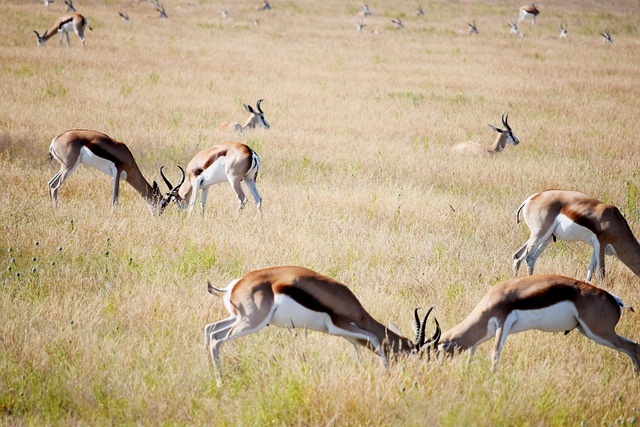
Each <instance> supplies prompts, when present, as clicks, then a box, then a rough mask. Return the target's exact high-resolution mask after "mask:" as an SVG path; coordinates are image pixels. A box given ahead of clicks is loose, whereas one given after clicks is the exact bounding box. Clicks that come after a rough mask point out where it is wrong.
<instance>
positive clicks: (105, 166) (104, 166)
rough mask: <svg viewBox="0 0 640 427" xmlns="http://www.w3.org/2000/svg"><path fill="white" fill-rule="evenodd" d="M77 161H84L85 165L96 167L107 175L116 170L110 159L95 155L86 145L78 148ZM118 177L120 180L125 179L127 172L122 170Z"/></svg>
mask: <svg viewBox="0 0 640 427" xmlns="http://www.w3.org/2000/svg"><path fill="white" fill-rule="evenodd" d="M79 161H80V162H81V163H84V164H85V165H87V166H90V167H92V168H96V169H98V170H99V171H101V172H104V173H106V174H107V175H109V176H114V175H115V174H116V171H117V169H116V165H115V164H114V163H113V162H112V161H111V160H107V159H105V158H102V157H100V156H97V155H95V154H94V153H93V152H92V151H91V150H89V149H88V148H87V147H82V148H81V149H80V157H79ZM120 179H122V180H126V179H127V173H126V172H125V171H122V173H121V174H120Z"/></svg>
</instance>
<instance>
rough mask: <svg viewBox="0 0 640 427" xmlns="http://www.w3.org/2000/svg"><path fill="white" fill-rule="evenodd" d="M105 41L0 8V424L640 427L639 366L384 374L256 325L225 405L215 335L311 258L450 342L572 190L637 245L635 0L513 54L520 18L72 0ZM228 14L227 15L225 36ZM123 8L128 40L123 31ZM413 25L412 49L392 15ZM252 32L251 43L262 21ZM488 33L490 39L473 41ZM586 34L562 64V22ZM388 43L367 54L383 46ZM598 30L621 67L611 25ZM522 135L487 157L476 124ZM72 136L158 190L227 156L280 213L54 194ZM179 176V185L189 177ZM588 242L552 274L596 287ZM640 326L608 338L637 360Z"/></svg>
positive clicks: (612, 355)
mask: <svg viewBox="0 0 640 427" xmlns="http://www.w3.org/2000/svg"><path fill="white" fill-rule="evenodd" d="M76 3H77V4H76V6H77V7H78V10H79V12H81V13H83V14H85V15H86V16H87V18H88V20H89V23H90V25H91V26H92V27H93V31H87V39H86V47H85V49H81V48H80V44H79V40H78V39H77V38H76V37H75V35H72V36H71V43H72V47H71V49H68V48H67V47H66V46H64V45H63V46H62V47H61V46H59V45H58V41H57V38H52V39H51V40H49V42H48V43H47V45H46V46H45V47H44V48H42V49H38V48H36V40H35V35H34V34H33V32H32V31H33V30H34V29H35V30H38V31H43V30H44V29H45V28H48V27H49V26H50V25H51V24H52V23H53V22H54V21H55V19H56V18H57V17H59V16H60V15H61V14H63V13H64V3H63V2H62V1H61V0H59V1H56V2H55V3H53V4H52V5H51V6H50V7H49V8H48V9H46V8H45V7H44V6H43V5H41V4H39V3H38V2H37V1H35V0H33V1H26V2H24V1H18V0H13V1H7V0H5V1H0V7H1V8H2V14H0V39H1V40H3V41H4V42H3V43H2V45H1V46H0V57H1V58H2V61H0V99H1V104H0V105H1V114H0V132H1V133H0V182H2V183H3V192H4V196H3V201H4V202H3V203H2V204H0V218H2V230H0V249H2V251H3V255H2V256H1V258H0V259H1V264H0V266H2V269H3V270H2V271H3V272H2V273H1V274H2V276H1V277H2V278H1V281H0V287H1V289H0V313H1V314H0V350H2V356H1V357H0V414H1V417H2V420H3V422H4V423H6V424H43V423H46V424H90V425H92V424H101V425H103V424H147V425H156V424H188V425H193V424H214V425H229V424H236V425H237V424H239V425H265V424H278V425H324V424H334V425H434V424H441V425H460V424H466V425H514V424H518V425H521V424H525V425H549V424H554V425H556V424H577V423H580V422H582V421H584V422H585V423H586V424H587V425H593V424H607V425H610V424H614V423H620V422H628V423H632V422H634V420H637V416H638V415H637V413H636V412H637V406H636V405H637V402H639V401H640V386H639V385H638V379H637V378H636V377H635V376H634V373H633V371H632V367H631V363H630V361H629V359H628V358H627V357H626V356H624V355H622V354H620V353H617V352H615V351H613V350H610V349H606V348H604V347H602V346H599V345H597V344H595V343H594V342H591V341H588V340H586V339H585V338H584V337H582V336H581V335H580V334H578V333H572V334H570V335H568V336H563V335H561V334H556V335H552V334H543V333H540V332H526V333H523V334H519V335H515V336H511V337H509V340H508V342H507V345H506V347H505V350H504V352H503V355H502V359H501V363H500V371H499V372H498V373H497V374H496V375H493V374H492V373H491V372H490V363H489V360H488V359H489V352H490V345H489V344H485V345H483V346H482V347H481V348H480V349H479V351H478V354H477V355H476V358H475V359H474V362H473V363H472V364H471V366H470V367H469V368H467V365H466V356H465V357H459V358H456V359H453V360H448V361H444V362H442V363H435V362H433V361H430V362H429V361H427V360H426V358H423V359H421V360H401V361H399V362H398V363H396V364H394V365H393V366H392V367H391V368H390V369H389V370H384V369H383V368H382V367H381V366H380V363H379V360H378V358H377V357H376V356H375V355H371V354H368V353H363V354H362V355H361V361H360V362H359V363H358V362H356V361H354V360H353V350H352V348H351V346H350V345H349V344H348V343H347V342H346V341H345V340H342V339H339V338H335V337H329V336H326V335H322V334H315V333H309V334H306V333H304V332H303V331H295V333H291V332H289V331H286V330H273V329H271V330H270V329H269V328H267V329H265V330H264V331H262V332H261V333H260V334H256V335H253V336H249V337H246V338H242V339H240V340H237V341H235V342H233V343H229V344H226V345H225V346H224V347H223V348H222V352H221V359H222V367H223V369H224V386H223V387H222V388H221V389H218V388H217V387H216V386H215V381H214V378H213V372H212V369H211V367H210V365H209V362H208V354H207V351H206V350H205V348H204V346H203V342H202V341H203V339H202V330H203V327H204V325H205V324H206V323H207V322H211V321H214V320H217V319H220V318H222V317H224V316H226V313H225V312H224V308H223V306H222V302H221V300H220V299H217V298H215V297H212V296H210V295H209V294H208V293H207V292H206V281H207V280H211V281H212V282H214V283H216V284H218V285H223V284H226V283H227V282H228V281H229V280H231V279H233V278H235V277H239V276H241V275H243V274H244V273H246V272H248V271H250V270H252V269H256V268H262V267H267V266H272V265H282V264H297V265H303V266H306V267H309V268H312V269H315V270H317V271H318V272H321V273H323V274H326V275H329V276H331V277H334V278H335V279H337V280H340V281H342V282H344V283H345V284H347V285H348V286H349V287H350V288H351V289H353V291H354V293H355V294H356V295H357V296H358V297H359V298H360V300H361V301H362V302H363V304H364V306H365V307H366V308H367V309H368V310H369V312H370V313H371V314H372V315H373V316H374V317H376V318H377V319H379V320H380V321H381V322H383V323H387V322H388V321H390V320H393V321H395V322H396V323H397V324H398V325H399V326H400V327H401V329H403V330H405V331H407V332H409V328H410V325H411V316H412V310H413V308H415V307H416V306H421V307H425V306H427V305H435V307H436V308H435V313H436V315H437V317H438V319H439V320H440V323H441V324H442V325H443V326H444V327H445V328H446V327H451V326H453V325H454V324H456V322H458V321H460V320H461V319H462V318H463V317H464V316H465V315H466V313H467V312H468V311H469V310H470V309H471V308H472V307H473V306H474V305H475V303H476V302H477V301H478V300H479V299H480V297H481V296H482V295H483V294H484V292H485V291H486V290H487V289H488V287H489V286H491V285H493V284H495V283H496V282H498V281H500V280H503V279H506V278H509V277H511V276H512V272H511V254H512V253H513V252H514V251H515V250H516V249H517V248H518V247H519V246H520V245H521V244H522V243H523V242H524V241H525V239H526V238H527V237H528V231H527V230H526V227H524V226H523V225H522V224H520V225H516V223H515V218H514V215H515V210H516V208H517V207H518V205H519V204H520V202H521V201H522V200H524V199H525V198H526V197H527V196H528V195H530V194H531V193H534V192H537V191H540V190H542V189H545V188H550V187H555V188H567V189H575V190H579V191H583V192H585V193H588V194H592V195H594V196H596V197H598V198H599V199H600V200H603V201H605V202H608V203H612V204H614V205H616V206H619V207H620V208H621V210H622V211H623V213H624V214H625V216H626V217H627V219H628V220H629V223H630V225H631V228H632V229H633V230H635V231H636V232H637V233H638V232H640V215H639V214H638V207H637V203H638V200H637V197H638V190H637V186H638V175H637V174H638V166H639V163H640V162H639V160H638V153H639V152H640V142H639V141H638V137H637V136H638V135H639V134H640V122H639V121H638V120H637V117H638V113H639V111H640V108H639V106H638V101H637V100H638V95H639V94H638V70H639V69H640V68H639V67H640V43H639V41H638V34H637V32H636V28H638V25H639V24H640V22H639V21H640V15H638V14H637V2H635V1H630V0H627V1H625V0H620V1H612V2H605V3H603V2H596V1H584V2H582V1H581V2H577V1H574V2H560V1H552V2H546V3H545V4H544V5H541V10H542V13H541V15H540V16H539V18H538V21H537V24H536V26H535V28H531V26H530V25H529V24H528V23H522V25H521V27H522V29H523V31H524V32H525V33H526V34H527V35H526V37H524V38H522V39H517V38H514V37H510V35H509V32H508V28H507V26H506V23H507V22H508V21H509V20H510V19H513V18H515V16H516V14H517V8H518V7H519V6H520V5H521V4H520V3H517V2H507V3H505V2H498V1H487V2H470V1H461V2H445V1H436V2H429V3H428V4H426V3H425V4H423V7H424V8H425V12H426V16H425V17H422V18H417V17H414V16H413V13H414V10H415V5H414V4H413V3H411V2H408V3H406V2H405V3H401V4H396V3H397V2H396V3H393V2H392V3H391V4H385V3H382V2H369V5H370V6H371V8H372V10H373V12H374V15H373V16H372V17H370V18H368V19H367V27H365V31H363V32H362V33H357V32H356V30H355V23H356V13H357V10H358V8H359V7H360V6H361V2H359V1H353V2H351V3H349V2H347V3H345V2H341V1H335V0H328V1H324V2H293V1H278V2H276V1H274V2H272V6H273V10H272V11H270V12H258V11H256V10H255V6H258V5H259V4H260V2H259V1H248V0H242V1H240V2H234V3H227V4H225V3H224V2H207V1H204V0H200V1H187V0H166V2H165V6H166V8H167V13H168V14H169V19H167V20H162V19H160V18H158V14H157V13H156V12H155V11H154V10H153V8H152V7H151V5H150V4H148V3H145V2H140V1H134V0H129V1H126V0H122V1H115V0H102V1H95V0H85V1H82V2H80V1H79V0H78V1H77V2H76ZM223 8H227V9H228V10H229V13H230V15H231V17H232V18H233V20H232V21H224V20H223V19H222V18H221V16H220V10H221V9H223ZM118 11H123V12H127V13H128V14H129V16H130V17H131V21H130V22H128V23H125V22H123V21H122V20H121V19H120V18H119V17H118V15H117V12H118ZM398 16H400V17H401V18H402V19H403V22H404V23H405V27H406V28H405V29H404V30H402V31H396V30H394V29H393V24H391V22H390V20H391V19H392V18H395V17H398ZM255 19H258V20H259V23H260V25H259V26H252V25H251V22H252V21H253V20H255ZM471 20H475V21H476V24H477V26H478V29H479V31H480V35H479V36H477V37H470V36H468V35H467V30H468V28H467V26H466V25H467V21H471ZM561 23H565V24H567V25H568V28H569V34H570V35H569V41H568V42H567V43H562V42H561V41H560V40H559V38H558V35H559V26H560V24H561ZM374 29H379V30H380V32H381V33H380V34H379V35H374V34H372V33H371V31H372V30H374ZM605 29H609V30H610V31H611V32H612V35H613V37H614V43H613V45H612V46H611V47H606V46H604V45H603V44H602V41H601V38H600V36H599V32H601V31H603V30H605ZM258 98H264V100H265V101H264V102H263V104H262V107H263V110H264V111H265V113H266V117H267V120H268V121H269V122H270V124H271V126H272V127H271V129H270V130H268V131H264V130H257V131H253V132H247V133H244V134H242V135H234V134H232V133H229V132H222V131H220V130H218V129H217V126H218V124H219V123H221V122H224V121H229V120H236V121H242V120H244V119H245V118H246V112H245V111H244V110H243V109H242V103H243V102H245V103H252V104H254V103H255V101H256V100H257V99H258ZM507 111H508V112H509V113H510V116H509V122H510V124H511V126H512V128H513V130H514V132H515V134H516V135H517V136H518V138H519V139H520V141H521V143H520V145H518V146H517V147H511V146H510V147H507V149H506V150H505V152H503V153H500V155H498V156H496V157H495V158H493V159H477V158H465V157H460V156H458V155H456V154H454V153H452V152H451V149H450V148H451V146H452V145H453V144H454V143H456V142H459V141H464V140H468V139H473V140H475V141H478V142H483V143H485V144H487V145H488V144H489V143H490V142H491V141H493V138H494V134H493V132H492V131H491V130H490V129H489V128H488V127H487V123H493V124H497V125H499V124H500V123H499V121H500V116H501V114H502V113H504V112H507ZM74 127H83V128H89V129H95V130H99V131H102V132H105V133H107V134H109V135H111V136H112V137H114V138H116V139H119V140H121V141H124V142H126V143H127V144H128V146H129V147H130V149H131V151H132V152H133V153H134V155H135V156H136V158H137V160H138V163H139V165H140V167H141V169H142V171H143V173H144V174H145V176H147V178H148V179H149V180H152V179H158V177H159V174H158V169H159V167H160V166H162V165H166V166H167V167H168V168H169V171H170V172H171V173H172V174H174V175H172V176H175V169H174V167H175V165H176V164H182V165H183V166H184V165H186V163H187V162H188V160H189V159H190V157H191V156H192V155H193V154H195V153H196V152H197V151H199V150H201V149H203V148H206V147H208V146H210V145H212V144H214V143H217V142H221V141H223V140H229V139H236V140H239V141H242V142H245V143H247V144H249V145H251V146H252V147H253V148H254V149H255V150H256V151H257V152H258V153H259V154H260V157H261V160H262V169H261V172H260V177H259V180H258V189H259V190H260V192H261V194H262V196H263V199H264V203H263V212H262V214H261V215H260V214H257V213H256V211H255V207H254V206H253V205H252V203H251V202H250V203H249V204H248V207H247V209H246V210H245V211H244V212H242V213H241V214H239V215H237V214H236V212H235V199H234V196H233V194H232V191H231V189H230V188H229V187H228V186H225V185H220V186H218V187H215V188H212V189H211V191H210V194H209V202H208V204H207V208H206V215H205V216H204V218H203V217H201V216H199V215H193V216H192V217H191V218H188V217H187V216H186V215H184V214H183V213H180V212H176V211H175V209H170V210H169V211H168V212H166V213H165V214H164V215H162V216H161V217H159V218H152V217H150V216H149V215H148V211H147V209H146V207H145V205H144V203H143V202H142V200H141V199H140V198H139V196H138V195H137V193H135V191H133V190H132V189H131V188H130V187H129V186H128V185H126V184H123V185H122V188H121V203H120V208H119V210H118V211H117V212H111V211H110V183H109V179H108V178H107V177H106V176H104V175H102V174H100V173H99V172H97V171H93V170H88V169H87V168H84V167H81V168H79V169H78V171H77V172H75V173H74V175H73V176H72V177H71V178H70V179H69V181H67V182H66V183H65V184H64V185H63V187H62V188H61V191H60V202H59V206H58V209H53V207H52V205H51V202H50V200H49V198H48V193H47V187H46V183H47V181H48V180H49V179H50V178H51V177H52V176H53V175H54V174H55V172H56V171H57V168H58V165H57V164H55V162H52V163H49V162H48V161H47V150H48V147H49V143H50V141H51V139H52V138H53V137H55V136H56V135H57V134H59V133H61V132H63V131H65V130H67V129H69V128H74ZM174 179H175V178H174ZM589 256H590V250H589V248H588V247H587V246H586V245H584V244H563V243H558V244H555V245H552V246H551V247H550V248H549V249H548V250H547V251H546V252H545V253H544V254H543V255H542V256H541V258H540V260H539V262H538V265H537V271H538V272H545V273H559V274H564V275H568V276H573V277H579V278H583V277H584V276H585V274H586V270H587V265H588V260H589ZM607 262H608V271H607V273H608V278H607V281H606V283H605V284H603V287H605V288H606V289H608V290H611V291H612V292H613V293H615V294H617V295H618V296H620V297H621V298H622V299H623V300H624V301H625V302H627V303H629V304H631V305H635V306H640V297H638V282H639V281H638V278H637V277H636V276H634V275H633V274H632V273H631V272H630V271H629V270H628V269H627V268H626V267H624V265H622V264H621V263H620V262H619V261H618V260H616V259H612V258H608V259H607ZM637 316H638V315H637V314H636V315H634V314H632V313H625V315H624V316H623V318H622V320H621V322H620V324H619V328H618V329H619V332H620V333H621V334H622V335H624V336H627V337H629V338H631V339H634V340H636V341H638V340H640V322H639V321H638V317H637Z"/></svg>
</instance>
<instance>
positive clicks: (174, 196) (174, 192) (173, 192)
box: [154, 165, 188, 212]
mask: <svg viewBox="0 0 640 427" xmlns="http://www.w3.org/2000/svg"><path fill="white" fill-rule="evenodd" d="M162 169H164V166H162V167H161V168H160V176H161V177H162V180H163V181H164V183H165V184H167V187H169V192H168V193H167V194H166V195H165V196H164V199H163V201H162V205H161V210H160V212H162V211H163V210H164V209H165V208H166V207H167V205H168V204H169V202H171V201H172V200H173V202H174V203H175V204H176V205H177V206H178V207H179V208H184V207H186V204H187V202H188V201H187V200H182V198H180V196H179V195H178V191H180V187H181V186H182V184H184V180H185V177H186V175H185V173H184V169H183V168H182V166H180V165H178V169H180V172H181V173H182V178H181V179H180V183H179V184H178V185H176V186H174V185H172V184H171V182H169V180H168V179H167V177H166V176H165V175H164V172H162ZM154 184H155V183H154Z"/></svg>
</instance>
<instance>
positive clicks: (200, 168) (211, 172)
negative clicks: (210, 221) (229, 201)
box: [160, 142, 262, 215]
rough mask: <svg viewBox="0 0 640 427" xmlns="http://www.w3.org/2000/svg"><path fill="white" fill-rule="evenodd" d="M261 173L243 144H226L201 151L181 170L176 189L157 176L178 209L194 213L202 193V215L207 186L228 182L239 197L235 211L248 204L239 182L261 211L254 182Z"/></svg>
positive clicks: (167, 181)
mask: <svg viewBox="0 0 640 427" xmlns="http://www.w3.org/2000/svg"><path fill="white" fill-rule="evenodd" d="M259 169H260V157H258V155H257V154H256V153H255V151H253V150H252V149H251V148H249V147H248V146H247V145H245V144H241V143H239V142H225V143H222V144H219V145H214V146H213V147H211V148H209V149H206V150H203V151H200V152H199V153H197V154H196V155H195V156H194V157H193V159H191V161H190V162H189V164H188V165H187V172H186V177H185V172H184V170H183V169H182V168H180V170H181V171H182V181H181V182H180V184H178V185H176V186H175V187H174V186H173V185H171V183H170V182H169V180H168V179H167V178H166V176H165V175H164V173H163V172H162V169H160V175H161V176H162V179H163V180H164V182H165V183H166V184H167V186H168V187H169V188H170V189H172V190H171V191H170V192H169V194H168V195H167V197H168V198H171V199H173V201H174V202H175V203H176V204H177V205H178V208H180V209H186V208H187V207H188V208H189V212H190V213H191V212H193V208H194V207H195V205H196V200H197V197H198V191H199V190H200V189H202V197H201V199H200V206H201V208H202V214H203V215H204V205H205V203H206V202H207V193H208V192H209V186H211V185H213V184H219V183H221V182H225V181H228V182H229V184H231V187H232V188H233V191H235V193H236V196H237V197H238V210H240V209H242V208H243V207H244V205H245V203H246V202H247V196H246V195H245V194H244V191H243V190H242V185H241V183H242V181H244V182H245V184H246V185H247V187H248V188H249V191H250V192H251V195H252V196H253V199H254V200H255V202H256V205H257V206H258V210H260V208H261V206H262V198H261V197H260V194H258V189H257V188H256V179H257V177H258V170H259Z"/></svg>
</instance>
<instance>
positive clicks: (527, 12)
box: [518, 3, 540, 25]
mask: <svg viewBox="0 0 640 427" xmlns="http://www.w3.org/2000/svg"><path fill="white" fill-rule="evenodd" d="M539 13H540V11H539V10H538V8H537V7H536V5H535V4H534V3H531V4H526V5H524V6H522V7H521V8H520V15H519V16H518V21H522V20H524V19H525V18H531V25H534V24H535V23H536V16H538V14H539Z"/></svg>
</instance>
